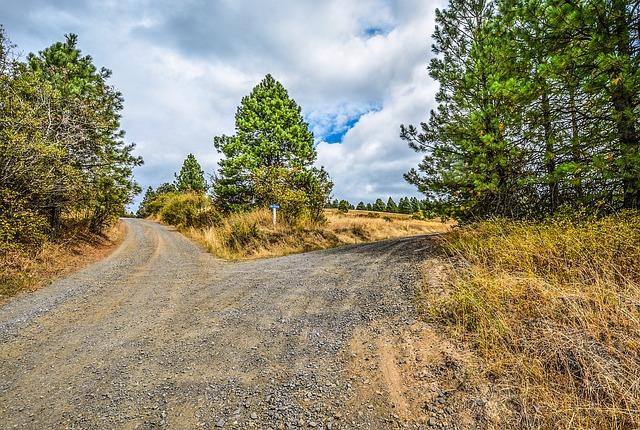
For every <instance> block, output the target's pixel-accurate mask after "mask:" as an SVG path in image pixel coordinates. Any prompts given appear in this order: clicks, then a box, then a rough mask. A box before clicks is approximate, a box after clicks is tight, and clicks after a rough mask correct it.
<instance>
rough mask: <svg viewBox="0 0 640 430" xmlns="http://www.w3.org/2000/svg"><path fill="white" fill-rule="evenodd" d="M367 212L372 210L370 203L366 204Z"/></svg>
mask: <svg viewBox="0 0 640 430" xmlns="http://www.w3.org/2000/svg"><path fill="white" fill-rule="evenodd" d="M367 210H368V211H372V210H373V205H372V204H371V203H367Z"/></svg>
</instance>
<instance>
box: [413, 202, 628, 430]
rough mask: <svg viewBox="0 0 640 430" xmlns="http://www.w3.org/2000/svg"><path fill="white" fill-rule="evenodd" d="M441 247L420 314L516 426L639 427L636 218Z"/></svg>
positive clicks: (491, 226)
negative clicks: (458, 351) (456, 348)
mask: <svg viewBox="0 0 640 430" xmlns="http://www.w3.org/2000/svg"><path fill="white" fill-rule="evenodd" d="M443 248H444V250H445V251H446V254H447V255H446V257H443V258H442V261H441V262H440V264H441V265H440V269H444V271H443V273H444V274H445V275H444V276H440V280H439V281H438V282H434V281H435V280H434V278H433V273H434V271H433V269H434V268H433V261H432V262H430V263H429V266H430V267H429V270H425V280H426V282H425V283H424V290H423V291H422V294H421V295H420V297H421V307H422V310H423V312H424V314H425V316H426V317H427V318H428V319H429V320H430V321H432V322H435V323H436V324H438V325H440V326H441V327H443V329H444V332H445V333H447V334H448V335H449V336H451V337H453V338H454V339H456V340H459V341H464V342H466V343H465V344H466V345H468V347H469V348H471V349H472V350H473V351H475V352H476V353H477V355H478V356H479V358H480V361H481V362H483V363H484V369H482V371H483V372H484V375H485V376H486V377H487V378H488V379H489V380H491V381H492V383H493V382H495V383H497V384H498V385H499V386H500V387H501V388H505V389H506V392H507V393H508V397H510V400H511V401H513V404H514V410H515V415H516V416H517V417H518V421H519V422H520V424H521V425H522V427H524V428H557V429H567V428H580V429H595V428H598V429H600V428H610V429H630V428H639V427H640V383H639V382H638V381H640V271H639V269H640V215H638V214H625V215H620V216H612V217H608V218H605V219H601V220H592V221H589V222H571V221H566V220H565V221H553V222H546V223H536V224H534V223H515V222H502V221H495V222H485V223H482V224H479V225H475V226H472V227H467V228H461V229H457V230H456V231H455V232H453V233H451V234H449V235H448V236H447V238H446V239H444V241H443Z"/></svg>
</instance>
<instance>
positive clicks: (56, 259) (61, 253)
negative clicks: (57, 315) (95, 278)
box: [0, 220, 124, 303]
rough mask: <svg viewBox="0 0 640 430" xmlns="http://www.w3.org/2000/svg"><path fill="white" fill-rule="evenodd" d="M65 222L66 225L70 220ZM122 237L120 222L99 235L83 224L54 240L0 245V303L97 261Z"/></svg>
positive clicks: (113, 247) (122, 230) (62, 233)
mask: <svg viewBox="0 0 640 430" xmlns="http://www.w3.org/2000/svg"><path fill="white" fill-rule="evenodd" d="M65 221H66V224H67V225H68V224H69V223H71V222H72V221H73V220H65ZM123 237H124V228H123V227H122V226H121V225H118V226H114V227H112V228H110V229H108V230H106V231H105V233H103V234H95V233H91V232H90V231H89V230H88V228H87V227H86V226H85V229H83V230H80V229H75V228H73V229H70V230H65V231H63V232H61V234H60V236H59V237H57V238H56V241H55V242H52V241H45V242H44V243H42V244H41V245H40V246H38V247H0V303H2V302H3V301H4V300H6V299H8V298H9V297H11V296H13V295H16V294H18V293H20V292H22V291H30V290H34V289H37V288H39V287H41V286H43V285H46V284H47V283H48V282H50V281H51V280H52V279H54V278H56V277H59V276H62V275H64V274H66V273H69V272H71V271H73V270H75V269H77V268H79V267H81V266H83V265H85V264H89V263H91V262H93V261H97V260H99V259H100V258H102V257H104V256H105V255H106V254H108V253H109V252H110V251H111V250H113V249H115V247H116V245H117V244H118V243H119V242H120V240H121V239H122V238H123Z"/></svg>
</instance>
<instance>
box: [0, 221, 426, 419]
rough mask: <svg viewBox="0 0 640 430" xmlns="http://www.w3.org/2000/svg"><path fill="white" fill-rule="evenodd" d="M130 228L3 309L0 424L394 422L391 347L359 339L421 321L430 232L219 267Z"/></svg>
mask: <svg viewBox="0 0 640 430" xmlns="http://www.w3.org/2000/svg"><path fill="white" fill-rule="evenodd" d="M124 222H125V223H126V225H127V228H128V233H127V237H126V239H125V241H124V243H123V244H122V246H121V247H120V248H119V249H118V250H117V251H116V252H115V253H114V254H112V255H111V256H110V257H109V258H107V259H106V260H104V261H101V262H99V263H97V264H94V265H92V266H90V267H88V268H86V269H84V270H82V271H80V272H78V273H76V274H74V275H72V276H70V277H68V278H66V279H64V280H61V281H58V282H56V283H55V284H53V285H51V286H49V287H47V288H44V289H42V290H40V291H37V292H35V293H33V294H28V295H24V296H22V297H20V298H18V299H16V300H14V301H12V302H10V303H8V304H6V305H4V306H3V307H2V308H0V427H1V428H32V429H49V428H74V429H76V428H100V429H103V428H104V429H113V428H125V429H133V428H141V429H149V428H176V429H180V428H185V429H190V428H261V429H264V428H273V429H277V428H334V429H336V428H397V427H398V426H399V425H401V423H402V422H403V420H404V418H405V417H406V414H407V413H408V410H407V402H406V401H405V400H404V399H403V394H402V386H401V385H402V380H401V379H402V378H401V376H400V375H399V374H398V371H397V369H395V367H394V366H395V364H394V361H395V358H394V356H393V352H392V351H388V350H386V349H385V346H384V344H375V343H374V341H373V340H372V339H371V338H367V339H363V338H360V337H359V336H360V335H361V334H362V333H363V332H365V331H366V332H368V333H371V332H373V333H398V332H399V330H403V328H404V327H408V326H410V325H412V324H415V321H414V318H415V315H414V311H413V305H412V296H413V287H414V285H415V284H414V283H415V282H416V278H415V277H416V276H417V274H416V271H415V265H416V264H417V262H419V261H421V260H422V259H423V258H424V255H425V253H428V252H429V249H430V245H429V243H430V242H429V239H428V238H426V237H417V238H409V239H400V240H389V241H384V242H378V243H372V244H366V245H359V246H348V247H343V248H337V249H332V250H327V251H319V252H312V253H307V254H300V255H293V256H288V257H282V258H274V259H268V260H260V261H251V262H243V263H227V262H223V261H220V260H217V259H215V258H214V257H212V256H211V255H209V254H207V253H205V252H203V251H202V250H201V249H199V248H198V247H197V246H196V245H194V244H193V243H191V242H190V241H188V240H187V239H185V238H184V237H183V236H181V235H180V234H178V233H176V232H174V231H171V230H169V229H167V228H165V227H162V226H160V225H158V224H155V223H152V222H149V221H141V220H133V219H128V220H125V221H124ZM373 350H376V351H377V352H375V354H374V353H373V352H372V351H373ZM369 353H371V357H373V356H374V355H375V357H377V358H376V359H371V361H369V358H368V357H369V355H368V354H369ZM365 368H366V369H368V370H367V371H365V372H363V369H365ZM369 371H370V372H369ZM367 372H369V373H367ZM367 375H371V376H367ZM376 375H379V377H378V376H376ZM367 378H371V380H368V379H367Z"/></svg>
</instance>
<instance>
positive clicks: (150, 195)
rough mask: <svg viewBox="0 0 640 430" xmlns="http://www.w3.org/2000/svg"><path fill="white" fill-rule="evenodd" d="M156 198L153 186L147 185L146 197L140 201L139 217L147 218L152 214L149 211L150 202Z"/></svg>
mask: <svg viewBox="0 0 640 430" xmlns="http://www.w3.org/2000/svg"><path fill="white" fill-rule="evenodd" d="M155 198H156V193H155V192H154V191H153V188H152V187H147V191H146V192H145V193H144V197H143V198H142V202H140V206H139V207H138V211H137V212H136V217H138V218H146V217H148V216H149V215H150V214H149V213H148V208H149V204H150V203H151V202H152V201H153V199H155Z"/></svg>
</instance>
